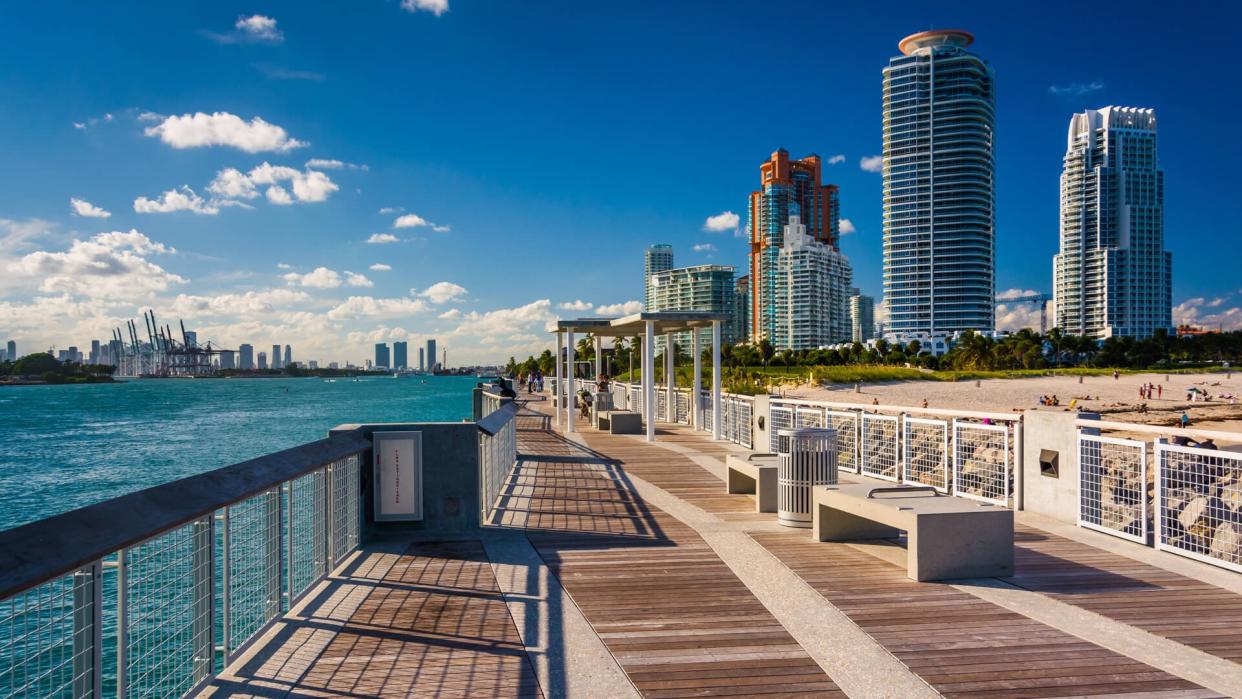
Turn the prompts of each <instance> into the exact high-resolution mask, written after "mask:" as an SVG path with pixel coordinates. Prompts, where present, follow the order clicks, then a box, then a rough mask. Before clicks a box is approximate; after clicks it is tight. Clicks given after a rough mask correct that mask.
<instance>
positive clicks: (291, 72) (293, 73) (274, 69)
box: [254, 63, 325, 82]
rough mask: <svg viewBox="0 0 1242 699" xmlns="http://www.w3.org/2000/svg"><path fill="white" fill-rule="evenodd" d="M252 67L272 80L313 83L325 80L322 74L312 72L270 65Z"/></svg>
mask: <svg viewBox="0 0 1242 699" xmlns="http://www.w3.org/2000/svg"><path fill="white" fill-rule="evenodd" d="M254 67H255V69H256V70H258V71H259V72H261V73H263V74H264V75H266V76H267V77H268V78H270V79H272V80H310V81H313V82H322V81H323V80H325V76H324V74H323V73H316V72H315V71H313V70H295V69H293V68H284V67H282V66H277V65H272V64H270V63H256V64H254Z"/></svg>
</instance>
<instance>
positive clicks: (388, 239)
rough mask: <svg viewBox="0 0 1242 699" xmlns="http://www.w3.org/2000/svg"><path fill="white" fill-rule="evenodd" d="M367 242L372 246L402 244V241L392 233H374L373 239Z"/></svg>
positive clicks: (368, 239)
mask: <svg viewBox="0 0 1242 699" xmlns="http://www.w3.org/2000/svg"><path fill="white" fill-rule="evenodd" d="M366 242H368V243H370V244H371V245H384V244H386V243H399V242H401V239H400V238H398V237H397V236H395V235H393V234H392V233H372V234H371V237H370V238H367V240H366Z"/></svg>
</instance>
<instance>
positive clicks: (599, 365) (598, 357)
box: [591, 335, 604, 379]
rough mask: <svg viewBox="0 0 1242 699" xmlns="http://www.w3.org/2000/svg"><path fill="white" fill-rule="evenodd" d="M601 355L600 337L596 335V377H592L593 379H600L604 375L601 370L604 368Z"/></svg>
mask: <svg viewBox="0 0 1242 699" xmlns="http://www.w3.org/2000/svg"><path fill="white" fill-rule="evenodd" d="M600 354H602V351H601V346H600V339H599V335H596V336H595V376H593V377H591V378H593V379H598V378H599V375H600V374H602V373H604V372H603V371H602V370H601V367H603V363H602V362H601V361H600Z"/></svg>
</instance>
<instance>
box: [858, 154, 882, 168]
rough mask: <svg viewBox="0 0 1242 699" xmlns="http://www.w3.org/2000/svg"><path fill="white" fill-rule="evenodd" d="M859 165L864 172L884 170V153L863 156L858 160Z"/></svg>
mask: <svg viewBox="0 0 1242 699" xmlns="http://www.w3.org/2000/svg"><path fill="white" fill-rule="evenodd" d="M858 167H860V168H862V170H863V172H883V171H884V156H882V155H867V156H863V158H862V159H861V160H859V161H858Z"/></svg>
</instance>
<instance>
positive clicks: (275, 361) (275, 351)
mask: <svg viewBox="0 0 1242 699" xmlns="http://www.w3.org/2000/svg"><path fill="white" fill-rule="evenodd" d="M283 366H284V364H281V362H280V345H272V368H273V369H280V368H282V367H283Z"/></svg>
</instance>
